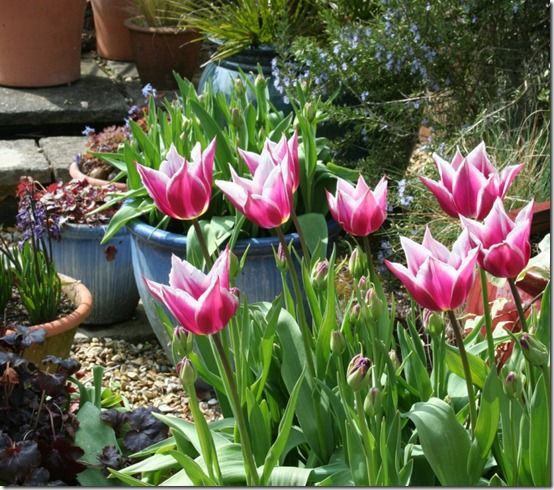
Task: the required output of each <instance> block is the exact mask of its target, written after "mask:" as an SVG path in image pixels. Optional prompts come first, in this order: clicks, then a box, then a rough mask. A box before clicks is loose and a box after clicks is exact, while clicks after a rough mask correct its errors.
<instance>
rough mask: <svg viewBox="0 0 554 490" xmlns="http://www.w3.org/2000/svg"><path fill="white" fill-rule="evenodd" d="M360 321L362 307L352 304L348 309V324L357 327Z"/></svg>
mask: <svg viewBox="0 0 554 490" xmlns="http://www.w3.org/2000/svg"><path fill="white" fill-rule="evenodd" d="M361 320H362V307H361V306H360V305H359V304H358V303H354V304H353V305H352V308H350V323H352V325H358V324H359V323H360V322H361Z"/></svg>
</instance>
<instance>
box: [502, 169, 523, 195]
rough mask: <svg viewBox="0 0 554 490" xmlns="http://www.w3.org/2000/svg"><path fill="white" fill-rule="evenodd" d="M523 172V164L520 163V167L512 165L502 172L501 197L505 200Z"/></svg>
mask: <svg viewBox="0 0 554 490" xmlns="http://www.w3.org/2000/svg"><path fill="white" fill-rule="evenodd" d="M522 170H523V163H520V164H519V165H510V166H509V167H506V168H505V169H503V170H502V172H500V177H499V180H500V197H502V198H504V196H505V195H506V193H507V192H508V189H509V188H510V186H511V185H512V182H513V181H514V179H515V178H516V177H517V175H518V174H519V173H520V172H521V171H522Z"/></svg>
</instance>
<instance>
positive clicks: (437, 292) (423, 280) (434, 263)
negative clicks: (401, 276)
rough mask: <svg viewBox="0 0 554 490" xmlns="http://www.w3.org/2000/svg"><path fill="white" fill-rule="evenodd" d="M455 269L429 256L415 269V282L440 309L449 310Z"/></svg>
mask: <svg viewBox="0 0 554 490" xmlns="http://www.w3.org/2000/svg"><path fill="white" fill-rule="evenodd" d="M455 281H456V270H455V269H454V268H453V267H452V266H450V265H448V264H445V263H444V262H441V261H440V260H438V259H436V258H435V257H429V258H428V259H427V260H426V261H425V262H424V263H423V264H422V266H421V267H420V269H419V270H418V271H417V275H416V284H417V285H418V286H419V287H420V288H422V289H423V290H425V291H426V292H427V293H428V294H429V296H431V297H432V298H433V301H434V302H435V304H436V305H437V306H438V307H439V309H440V310H443V311H445V310H450V309H452V308H451V305H450V301H451V299H452V291H453V290H454V284H455Z"/></svg>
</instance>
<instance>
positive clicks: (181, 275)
mask: <svg viewBox="0 0 554 490" xmlns="http://www.w3.org/2000/svg"><path fill="white" fill-rule="evenodd" d="M229 264H230V250H229V248H226V249H225V251H224V252H223V253H222V254H221V255H220V256H219V257H218V258H217V260H216V261H215V263H214V265H213V267H212V269H211V270H210V272H209V273H208V274H204V273H203V272H202V271H200V270H198V269H196V268H195V267H194V266H193V265H191V264H189V263H188V262H187V261H184V260H181V259H179V258H178V257H177V256H176V255H172V257H171V271H170V273H169V285H165V284H159V283H157V282H154V281H150V280H149V279H145V282H146V285H147V287H148V289H149V290H150V293H151V294H152V295H153V296H154V297H155V298H156V299H157V300H158V301H160V302H161V303H163V304H164V305H165V306H166V307H167V309H168V310H169V311H170V312H171V314H172V315H173V316H174V317H175V319H176V320H177V321H178V322H179V323H180V324H181V325H182V326H183V327H185V329H187V330H188V331H189V332H192V333H194V334H196V335H212V334H214V333H217V332H219V331H220V330H222V329H223V328H224V327H225V325H227V323H228V322H229V320H230V319H231V318H232V317H233V316H234V314H235V313H236V311H237V308H238V306H239V300H238V298H237V296H236V295H235V294H234V293H233V292H232V290H231V289H229Z"/></svg>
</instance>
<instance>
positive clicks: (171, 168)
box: [160, 143, 186, 177]
mask: <svg viewBox="0 0 554 490" xmlns="http://www.w3.org/2000/svg"><path fill="white" fill-rule="evenodd" d="M183 165H186V160H185V158H184V157H182V156H181V155H179V153H178V152H177V148H175V145H174V144H173V143H171V146H170V147H169V150H168V152H167V155H166V156H165V160H164V161H163V162H162V163H161V164H160V172H161V173H162V174H164V175H167V176H168V177H171V176H173V175H174V174H176V173H177V172H178V171H179V169H180V168H181V167H182V166H183Z"/></svg>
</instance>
